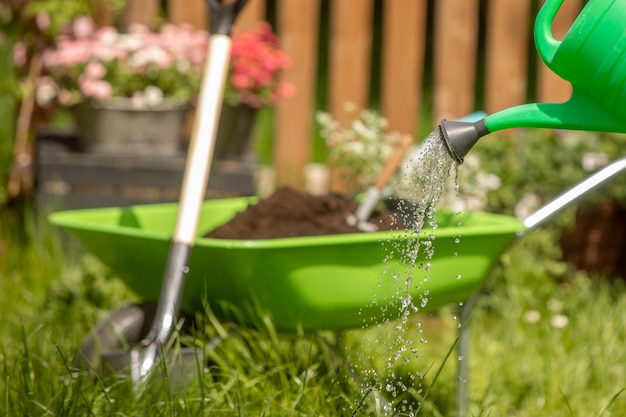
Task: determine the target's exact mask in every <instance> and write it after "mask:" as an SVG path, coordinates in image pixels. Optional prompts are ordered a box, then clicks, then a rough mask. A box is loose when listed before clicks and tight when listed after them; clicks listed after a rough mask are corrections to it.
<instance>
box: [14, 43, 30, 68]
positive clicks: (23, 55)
mask: <svg viewBox="0 0 626 417" xmlns="http://www.w3.org/2000/svg"><path fill="white" fill-rule="evenodd" d="M27 52H28V51H27V48H26V44H25V43H24V42H17V43H16V44H15V45H14V46H13V64H15V66H16V67H23V66H24V65H26V61H27Z"/></svg>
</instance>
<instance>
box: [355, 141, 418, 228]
mask: <svg viewBox="0 0 626 417" xmlns="http://www.w3.org/2000/svg"><path fill="white" fill-rule="evenodd" d="M412 144H413V137H412V136H411V135H404V136H402V138H401V139H400V143H399V144H398V145H397V148H396V150H395V152H394V153H393V155H391V158H389V159H388V160H387V162H386V163H385V166H384V167H383V170H382V171H381V173H380V174H379V175H378V178H377V179H376V183H375V184H374V185H373V186H371V187H369V188H368V189H367V191H366V193H365V198H364V199H363V201H362V202H361V203H360V204H359V206H358V207H357V209H356V210H355V212H354V213H351V214H349V215H348V217H347V218H346V221H347V222H348V224H349V225H350V226H356V227H358V229H359V230H360V231H362V232H375V231H376V230H378V226H376V225H375V224H374V223H371V222H368V221H367V219H369V217H370V216H371V214H372V212H373V211H374V207H376V204H377V203H378V201H379V200H380V196H381V194H382V191H383V189H384V188H385V186H386V185H387V183H388V182H389V180H390V179H391V177H392V176H393V174H394V173H395V172H396V170H397V169H398V166H399V165H400V163H401V162H402V161H403V160H404V155H405V154H406V152H407V151H408V149H409V148H410V147H411V145H412Z"/></svg>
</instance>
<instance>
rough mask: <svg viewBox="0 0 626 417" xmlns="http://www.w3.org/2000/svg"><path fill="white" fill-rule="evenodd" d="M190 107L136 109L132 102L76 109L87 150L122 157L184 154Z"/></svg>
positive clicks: (87, 104) (91, 103) (89, 104)
mask: <svg viewBox="0 0 626 417" xmlns="http://www.w3.org/2000/svg"><path fill="white" fill-rule="evenodd" d="M187 109H188V105H187V104H181V103H179V102H176V103H173V102H167V101H166V102H164V103H162V104H160V105H157V106H150V107H142V108H137V107H134V106H133V105H132V103H131V101H130V99H126V98H115V99H110V100H107V101H103V102H95V101H86V102H83V103H80V104H78V105H76V106H74V109H73V110H74V114H75V117H76V124H77V126H78V129H79V136H80V144H81V148H82V149H83V150H84V151H88V152H97V153H106V154H119V155H160V156H168V155H176V154H179V153H180V152H181V151H182V139H183V132H184V129H183V127H184V122H185V114H186V112H187Z"/></svg>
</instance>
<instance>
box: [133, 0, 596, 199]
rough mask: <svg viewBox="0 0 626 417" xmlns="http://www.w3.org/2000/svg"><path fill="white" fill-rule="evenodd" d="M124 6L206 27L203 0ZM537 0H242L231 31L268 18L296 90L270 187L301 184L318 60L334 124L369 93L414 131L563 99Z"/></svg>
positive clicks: (138, 15) (568, 5)
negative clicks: (540, 51)
mask: <svg viewBox="0 0 626 417" xmlns="http://www.w3.org/2000/svg"><path fill="white" fill-rule="evenodd" d="M128 3H129V7H128V9H127V12H126V14H125V19H126V21H127V22H133V21H134V22H142V23H146V24H148V25H154V24H155V22H156V16H157V15H159V13H161V15H163V14H164V15H165V16H166V18H167V19H168V20H169V21H171V22H173V23H182V22H187V23H191V24H193V25H194V26H196V27H200V28H206V25H207V22H208V10H207V7H206V4H205V0H185V1H183V0H168V1H166V2H164V3H162V2H161V1H160V0H128ZM583 3H584V2H583V0H566V1H565V3H564V5H563V6H562V8H561V10H560V11H559V14H558V15H557V19H556V20H555V22H554V26H553V31H554V34H555V36H556V37H557V38H558V37H559V36H562V35H563V34H564V33H565V31H566V30H567V28H568V27H569V25H570V24H571V22H572V21H573V19H574V17H575V16H576V15H577V14H578V12H579V11H580V8H581V7H582V4H583ZM161 4H165V10H160V9H159V7H160V5H161ZM540 5H541V1H540V0H249V2H248V4H247V5H246V8H245V10H244V13H243V14H242V16H240V18H239V19H238V22H237V26H239V27H241V28H242V29H245V28H248V27H250V26H252V25H253V24H254V23H255V22H256V21H258V20H273V21H274V22H275V24H276V28H275V29H276V30H277V32H278V34H279V36H280V40H281V44H282V46H283V47H284V48H285V49H286V50H287V52H288V53H289V54H290V55H291V57H292V58H293V66H292V68H291V69H289V70H288V71H286V72H285V74H284V78H285V79H286V80H288V81H290V82H292V83H294V84H295V86H296V89H297V94H296V96H295V97H293V98H291V99H289V100H284V101H283V102H282V103H280V104H278V105H277V108H276V116H275V117H276V119H275V138H274V139H275V149H274V158H275V160H274V165H275V168H276V172H277V180H276V181H277V185H287V184H288V185H292V186H295V187H298V188H303V184H304V170H303V167H304V166H305V165H306V164H307V163H308V162H309V161H310V158H311V149H312V146H311V138H312V132H313V131H314V130H313V123H314V112H315V106H316V97H317V96H316V94H317V89H318V88H320V85H321V84H320V79H319V78H318V76H319V74H320V68H321V66H322V65H321V63H326V64H327V65H326V66H325V68H322V71H325V74H326V76H325V77H324V79H325V83H324V84H325V85H324V86H323V87H325V88H326V89H327V90H326V91H325V97H327V102H326V106H325V107H326V109H327V110H328V111H330V112H331V113H333V115H334V116H335V117H336V118H337V119H338V120H339V121H340V122H342V123H346V122H347V121H348V117H349V116H348V115H347V114H346V113H345V112H344V111H343V108H344V104H345V103H346V102H347V101H350V102H352V103H354V104H355V105H356V106H357V108H368V107H369V106H370V105H371V102H370V98H371V97H372V94H373V91H372V90H373V88H378V94H377V95H378V97H379V105H380V106H379V107H380V108H379V110H380V111H381V113H382V114H383V115H384V116H385V117H386V118H387V119H388V120H389V122H390V128H391V129H392V130H398V131H400V132H406V133H412V134H418V133H419V132H420V131H422V132H423V131H424V127H426V128H427V129H428V130H427V131H430V130H431V128H430V126H432V127H433V128H434V127H436V126H437V124H438V121H439V120H440V119H441V118H448V119H453V118H456V117H460V116H463V115H465V114H468V113H471V112H473V111H475V110H477V109H480V110H485V111H487V112H488V113H491V112H495V111H497V110H500V109H503V108H507V107H510V106H513V105H517V104H522V103H525V102H527V101H528V100H530V99H533V100H538V101H564V100H565V99H567V98H568V97H569V94H570V91H571V90H570V86H569V84H567V83H566V82H564V81H562V80H561V79H559V78H558V77H556V76H555V75H554V74H552V73H551V72H550V71H548V70H547V68H545V66H544V65H543V63H541V62H540V60H538V59H537V54H536V52H535V49H534V44H533V41H532V26H533V21H534V18H535V15H536V12H537V10H538V8H539V7H540ZM270 12H272V13H273V14H272V16H271V19H269V17H270V16H269V15H268V13H270ZM322 19H326V20H325V21H322ZM320 28H328V31H327V33H324V34H320ZM320 35H323V36H320ZM322 39H323V40H324V44H322V42H321V41H320V40H322ZM377 46H378V47H377ZM320 51H322V52H325V53H326V55H325V56H322V55H321V54H320ZM377 75H379V77H378V78H374V77H376V76H377ZM425 106H428V108H425ZM479 107H480V108H479ZM423 114H427V115H428V117H427V118H426V119H425V120H422V119H423V118H421V117H420V115H423ZM424 124H425V125H424Z"/></svg>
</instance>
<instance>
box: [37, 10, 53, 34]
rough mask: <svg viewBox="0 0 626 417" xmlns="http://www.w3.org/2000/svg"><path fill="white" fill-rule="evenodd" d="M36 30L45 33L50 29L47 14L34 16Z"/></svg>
mask: <svg viewBox="0 0 626 417" xmlns="http://www.w3.org/2000/svg"><path fill="white" fill-rule="evenodd" d="M35 24H36V25H37V29H39V30H41V31H43V32H45V31H46V30H48V29H49V28H50V15H49V14H48V13H37V15H36V16H35Z"/></svg>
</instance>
